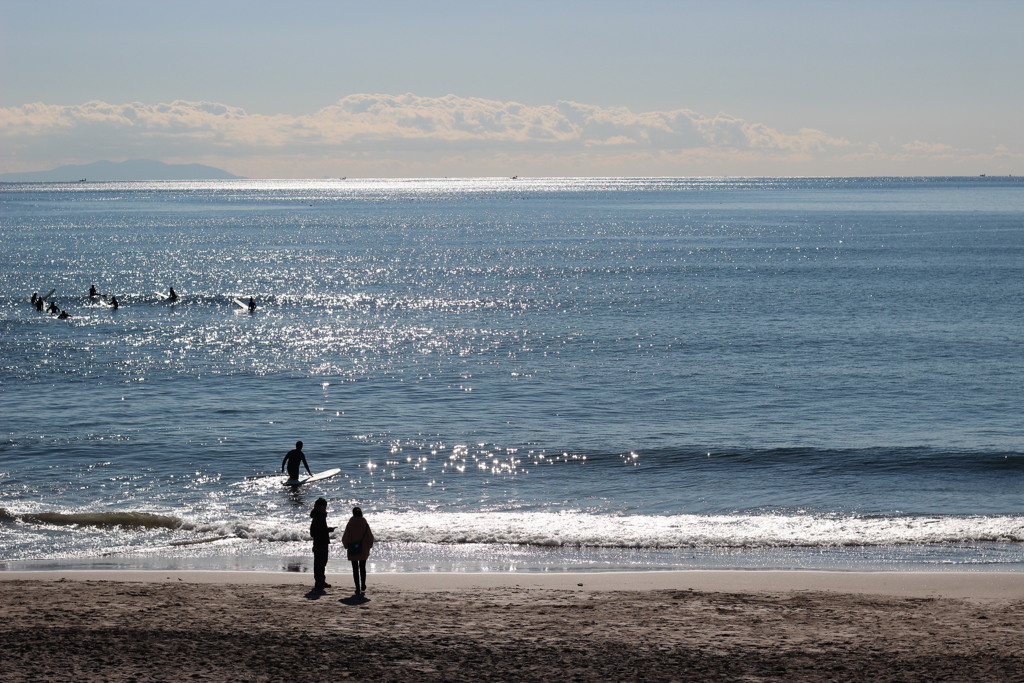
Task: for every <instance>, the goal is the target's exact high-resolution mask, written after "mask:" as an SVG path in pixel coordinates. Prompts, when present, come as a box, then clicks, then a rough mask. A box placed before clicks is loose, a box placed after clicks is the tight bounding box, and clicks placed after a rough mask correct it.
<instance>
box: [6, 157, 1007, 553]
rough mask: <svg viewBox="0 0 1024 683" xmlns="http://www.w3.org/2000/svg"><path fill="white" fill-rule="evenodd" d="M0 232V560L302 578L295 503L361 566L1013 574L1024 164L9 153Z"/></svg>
mask: <svg viewBox="0 0 1024 683" xmlns="http://www.w3.org/2000/svg"><path fill="white" fill-rule="evenodd" d="M0 236H2V242H0V245H2V246H0V266H2V267H0V349H2V355H0V431H2V435H0V436H2V440H0V570H2V569H7V570H11V569H26V568H29V569H31V568H40V569H41V568H86V567H88V568H97V567H111V568H143V569H232V570H236V569H254V570H269V571H300V572H305V571H310V565H311V561H312V557H311V553H310V541H309V535H308V526H309V511H310V509H311V508H312V504H313V501H314V500H315V499H316V498H317V497H320V496H322V497H324V498H326V499H327V500H328V501H329V508H328V510H329V516H328V519H329V523H330V524H331V525H336V526H339V527H343V526H344V523H345V521H346V520H347V518H348V516H349V513H350V509H351V508H352V507H353V506H355V505H359V506H361V507H362V508H363V510H364V511H365V513H366V516H367V519H368V520H369V522H370V524H371V526H372V528H373V530H374V533H375V535H376V537H377V540H378V544H377V545H376V546H375V548H374V551H373V555H372V556H371V562H370V571H371V572H403V571H446V572H510V571H521V572H539V571H549V572H550V571H615V570H627V569H628V570H662V569H689V568H701V569H708V568H726V569H763V568H773V569H867V570H924V571H943V570H959V571H985V570H1002V571H1024V419H1022V418H1024V410H1022V407H1024V179H1021V178H1015V177H1011V178H991V177H988V178H986V177H978V178H781V179H774V178H607V179H579V178H575V179H574V178H568V179H567V178H541V179H526V178H522V179H520V178H512V179H509V178H492V179H436V180H419V179H410V180H344V179H339V180H322V181H204V182H145V183H143V182H138V183H92V182H89V183H77V184H0ZM90 286H95V287H96V288H97V289H98V291H99V292H101V293H103V294H104V295H107V296H100V297H90V296H89V288H90ZM171 287H173V288H174V289H175V290H176V292H177V294H178V295H179V297H180V298H179V300H178V301H176V302H170V301H168V300H166V299H164V298H163V296H164V295H166V294H167V292H168V291H169V288H171ZM51 289H53V290H54V293H53V295H52V297H51V300H55V301H56V304H57V306H58V307H59V308H60V309H61V310H65V311H67V313H68V314H69V315H70V317H69V318H67V319H58V318H57V317H56V316H54V315H50V314H47V313H45V312H43V313H41V312H38V311H37V310H36V309H35V308H34V307H33V306H32V305H31V304H30V302H29V298H30V296H31V295H32V294H33V293H38V294H40V295H43V294H46V293H47V292H49V291H50V290H51ZM109 295H114V296H116V298H117V299H118V301H119V307H118V308H117V309H116V310H115V309H112V308H110V306H109ZM250 297H252V299H253V300H254V302H255V303H256V309H255V311H252V312H250V311H247V310H244V309H242V308H241V307H239V306H237V305H236V304H235V303H234V302H233V300H234V299H236V298H238V299H241V300H243V301H248V299H249V298H250ZM48 303H49V300H48ZM297 440H302V441H303V442H304V450H305V453H306V456H307V458H308V460H309V463H310V466H311V467H312V469H313V471H314V472H317V471H322V470H326V469H328V468H334V467H337V468H341V470H342V473H341V475H339V476H337V477H335V478H332V479H327V480H324V481H320V482H316V483H311V484H308V485H306V486H304V487H301V488H298V489H293V488H290V487H286V486H283V485H282V483H281V482H282V481H283V479H284V475H282V474H280V466H281V460H282V458H283V457H284V454H285V453H286V452H287V451H288V450H290V449H291V448H292V447H293V446H294V444H295V442H296V441H297ZM341 552H342V551H341V546H340V545H335V546H334V554H335V557H334V558H333V560H332V565H330V566H329V571H332V567H333V570H337V571H345V570H344V568H343V567H341V563H342V558H341V557H340V554H341Z"/></svg>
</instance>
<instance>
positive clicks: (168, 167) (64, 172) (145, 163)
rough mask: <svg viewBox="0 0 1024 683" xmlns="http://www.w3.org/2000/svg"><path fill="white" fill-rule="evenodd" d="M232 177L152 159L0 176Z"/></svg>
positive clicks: (32, 179) (22, 179) (35, 179)
mask: <svg viewBox="0 0 1024 683" xmlns="http://www.w3.org/2000/svg"><path fill="white" fill-rule="evenodd" d="M240 177H241V176H237V175H233V174H231V173H228V172H227V171H224V170H222V169H219V168H214V167H213V166H204V165H203V164H165V163H164V162H162V161H154V160H153V159H129V160H128V161H121V162H116V161H96V162H94V163H91V164H73V165H69V166H61V167H60V168H55V169H53V170H52V171H34V172H32V173H0V182H4V183H73V182H78V181H79V180H82V179H86V180H95V181H111V180H114V181H118V180H233V179H235V178H240Z"/></svg>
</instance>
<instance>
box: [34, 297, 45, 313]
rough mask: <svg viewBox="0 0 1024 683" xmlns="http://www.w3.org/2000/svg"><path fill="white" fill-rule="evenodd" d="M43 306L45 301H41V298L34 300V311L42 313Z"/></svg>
mask: <svg viewBox="0 0 1024 683" xmlns="http://www.w3.org/2000/svg"><path fill="white" fill-rule="evenodd" d="M45 305H46V301H45V300H44V299H43V297H39V298H38V299H36V310H37V311H42V310H43V307H44V306H45Z"/></svg>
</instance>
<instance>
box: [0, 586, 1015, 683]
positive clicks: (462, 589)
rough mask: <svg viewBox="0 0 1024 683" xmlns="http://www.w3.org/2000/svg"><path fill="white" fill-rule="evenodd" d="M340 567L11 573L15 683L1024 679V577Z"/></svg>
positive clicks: (6, 648) (9, 624)
mask: <svg viewBox="0 0 1024 683" xmlns="http://www.w3.org/2000/svg"><path fill="white" fill-rule="evenodd" d="M331 568H340V567H329V569H331ZM328 578H329V580H330V581H332V583H333V584H334V588H332V589H329V590H327V591H326V592H322V593H316V592H312V591H311V590H310V585H311V577H310V576H309V575H308V574H290V573H255V572H181V573H170V572H159V571H148V572H125V571H107V572H104V571H88V572H72V571H63V572H0V594H2V595H0V605H3V607H2V614H3V619H2V620H0V660H2V666H0V680H2V681H43V680H45V681H197V680H198V681H204V680H208V681H213V680H216V681H284V680H294V681H329V680H355V681H480V680H506V681H513V680H515V681H520V680H522V681H540V680H544V681H622V680H638V681H698V680H699V681H715V680H730V681H735V680H742V681H782V680H797V681H939V680H945V681H1001V682H1005V681H1024V574H1004V573H999V574H997V573H974V574H953V573H949V574H946V573H923V574H915V573H885V572H875V573H857V572H770V571H751V572H735V571H734V572H646V573H608V574H553V575H548V574H401V575H399V574H382V575H373V574H371V575H370V577H369V578H370V581H369V589H370V590H369V592H368V594H367V595H366V596H365V598H361V599H360V598H355V597H353V596H352V590H351V586H350V578H349V577H348V576H347V575H345V574H333V575H329V577H328Z"/></svg>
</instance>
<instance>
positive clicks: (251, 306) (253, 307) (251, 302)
mask: <svg viewBox="0 0 1024 683" xmlns="http://www.w3.org/2000/svg"><path fill="white" fill-rule="evenodd" d="M255 310H256V301H255V299H253V298H252V297H251V296H250V297H249V312H250V313H252V312H253V311H255Z"/></svg>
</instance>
